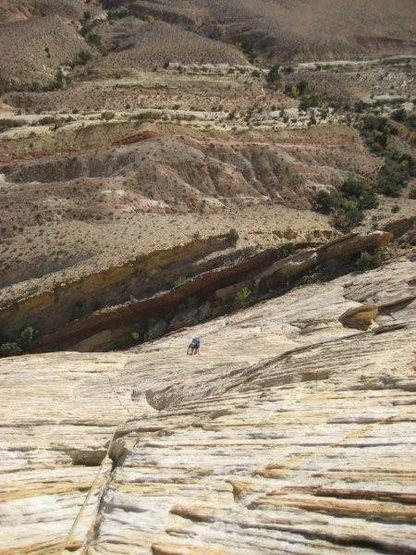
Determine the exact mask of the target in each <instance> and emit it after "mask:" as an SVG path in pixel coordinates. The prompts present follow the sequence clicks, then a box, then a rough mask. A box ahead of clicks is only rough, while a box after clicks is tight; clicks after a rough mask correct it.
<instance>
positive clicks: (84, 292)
mask: <svg viewBox="0 0 416 555" xmlns="http://www.w3.org/2000/svg"><path fill="white" fill-rule="evenodd" d="M392 239H393V236H392V234H390V233H388V232H382V231H376V232H373V233H370V234H368V235H358V234H352V235H347V236H345V237H342V238H340V239H337V240H335V241H331V242H329V243H327V244H324V245H321V246H312V245H291V244H290V245H283V246H282V247H280V248H275V249H269V250H266V251H264V252H261V253H257V254H255V253H247V252H241V251H238V250H232V251H231V252H230V248H229V247H230V238H229V237H227V236H223V237H217V238H212V239H211V240H207V241H195V242H194V243H191V244H190V245H186V246H184V247H181V248H177V249H173V250H172V251H166V252H165V251H164V252H161V253H154V254H153V255H151V256H149V257H148V258H146V259H145V260H138V261H135V263H134V264H131V265H128V266H123V267H120V268H112V269H111V270H108V271H107V272H105V273H104V274H97V275H91V276H88V277H87V278H84V279H83V280H81V281H80V282H76V283H71V284H67V285H65V287H63V288H62V290H59V291H58V290H57V291H54V292H50V293H47V294H42V295H40V296H38V297H33V298H30V299H25V300H22V301H21V302H20V303H17V304H15V305H13V306H12V307H8V308H5V309H4V310H3V311H1V310H0V328H2V329H3V335H4V336H5V337H7V338H10V339H9V340H12V338H13V333H17V332H18V330H19V329H22V328H23V327H24V326H27V325H30V326H32V327H33V328H34V329H36V330H37V331H38V332H39V333H40V336H39V337H38V339H37V340H36V342H35V343H34V344H33V345H32V348H31V351H32V352H44V351H51V350H58V349H72V350H80V351H97V350H106V349H109V348H114V347H116V346H117V347H120V346H122V345H125V344H126V338H127V345H128V338H129V335H130V333H131V332H132V331H133V332H134V331H136V330H140V334H141V337H142V339H143V338H145V339H152V338H155V337H160V336H161V335H163V334H165V333H166V332H169V331H173V330H176V329H179V328H181V327H184V326H186V325H192V324H195V323H198V322H200V321H204V320H207V319H209V318H212V317H216V316H218V315H221V314H225V313H227V312H230V311H231V310H235V304H236V303H235V300H236V295H237V294H238V292H239V291H241V290H242V289H244V288H247V289H249V294H250V301H251V302H254V301H256V300H257V301H258V300H260V299H263V298H265V296H268V295H271V294H282V293H283V292H285V291H287V290H289V289H290V288H291V287H293V286H295V285H297V284H298V282H299V280H300V279H301V278H303V277H304V276H307V275H309V274H311V273H312V272H318V273H319V272H321V274H326V275H327V274H329V275H331V274H334V271H335V273H346V272H348V271H350V270H351V268H352V267H353V265H354V261H355V260H356V259H357V257H358V256H359V255H360V254H361V253H362V252H364V251H373V250H374V249H376V248H378V247H382V246H385V245H387V244H389V243H390V242H391V241H392ZM293 251H294V254H291V255H289V256H288V253H289V252H293Z"/></svg>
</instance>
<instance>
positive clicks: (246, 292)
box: [235, 287, 251, 306]
mask: <svg viewBox="0 0 416 555" xmlns="http://www.w3.org/2000/svg"><path fill="white" fill-rule="evenodd" d="M250 297H251V291H250V289H249V288H248V287H243V289H241V291H239V292H238V293H237V295H236V297H235V300H236V302H237V303H238V304H239V305H240V306H245V305H246V304H247V303H248V301H249V299H250Z"/></svg>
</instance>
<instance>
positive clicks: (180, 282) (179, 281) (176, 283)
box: [173, 276, 187, 287]
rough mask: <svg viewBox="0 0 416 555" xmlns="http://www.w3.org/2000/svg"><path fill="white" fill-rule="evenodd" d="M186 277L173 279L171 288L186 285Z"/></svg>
mask: <svg viewBox="0 0 416 555" xmlns="http://www.w3.org/2000/svg"><path fill="white" fill-rule="evenodd" d="M186 281H187V280H186V277H183V276H179V277H177V278H176V279H175V281H174V282H173V287H180V286H181V285H183V284H184V283H186Z"/></svg>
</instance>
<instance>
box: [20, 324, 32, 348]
mask: <svg viewBox="0 0 416 555" xmlns="http://www.w3.org/2000/svg"><path fill="white" fill-rule="evenodd" d="M35 336H36V332H35V330H34V329H33V328H32V327H31V326H26V327H25V328H23V329H22V331H21V332H20V334H19V339H18V340H17V341H18V343H19V345H20V347H21V348H27V347H29V346H30V345H31V343H33V340H34V339H35Z"/></svg>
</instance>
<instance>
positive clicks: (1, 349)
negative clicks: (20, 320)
mask: <svg viewBox="0 0 416 555" xmlns="http://www.w3.org/2000/svg"><path fill="white" fill-rule="evenodd" d="M22 354H23V351H22V349H21V348H20V347H19V345H18V344H17V343H16V342H10V343H3V344H2V345H0V358H2V357H15V356H19V355H22Z"/></svg>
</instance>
